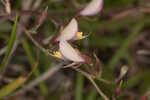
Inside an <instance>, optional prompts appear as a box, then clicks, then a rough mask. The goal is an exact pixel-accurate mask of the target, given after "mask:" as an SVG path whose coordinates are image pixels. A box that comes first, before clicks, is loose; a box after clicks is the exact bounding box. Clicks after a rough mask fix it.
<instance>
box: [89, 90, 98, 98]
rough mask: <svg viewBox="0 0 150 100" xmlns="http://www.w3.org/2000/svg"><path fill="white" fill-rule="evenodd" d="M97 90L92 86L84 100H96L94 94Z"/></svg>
mask: <svg viewBox="0 0 150 100" xmlns="http://www.w3.org/2000/svg"><path fill="white" fill-rule="evenodd" d="M97 94H98V92H97V90H96V89H95V88H93V89H92V90H91V91H90V93H89V94H88V96H87V99H86V100H96V96H97Z"/></svg>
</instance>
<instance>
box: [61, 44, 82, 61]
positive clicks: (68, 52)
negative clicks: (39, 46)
mask: <svg viewBox="0 0 150 100" xmlns="http://www.w3.org/2000/svg"><path fill="white" fill-rule="evenodd" d="M59 49H60V52H61V54H62V55H63V56H64V57H65V58H67V59H68V60H71V61H74V62H84V59H83V58H82V57H81V56H80V55H79V54H78V53H77V52H76V50H75V49H74V48H73V47H71V45H70V44H69V43H68V42H67V41H60V43H59Z"/></svg>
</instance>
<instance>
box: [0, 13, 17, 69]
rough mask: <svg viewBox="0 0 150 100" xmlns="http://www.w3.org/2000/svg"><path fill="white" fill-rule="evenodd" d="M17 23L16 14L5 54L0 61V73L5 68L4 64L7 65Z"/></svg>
mask: <svg viewBox="0 0 150 100" xmlns="http://www.w3.org/2000/svg"><path fill="white" fill-rule="evenodd" d="M17 22H18V14H16V18H15V23H14V26H13V29H12V31H11V36H10V40H9V43H8V47H7V51H6V54H5V56H4V59H3V61H2V64H1V66H0V72H2V70H3V68H4V67H5V64H6V63H7V59H8V56H9V54H10V52H11V50H12V48H13V46H14V42H15V39H16V30H17Z"/></svg>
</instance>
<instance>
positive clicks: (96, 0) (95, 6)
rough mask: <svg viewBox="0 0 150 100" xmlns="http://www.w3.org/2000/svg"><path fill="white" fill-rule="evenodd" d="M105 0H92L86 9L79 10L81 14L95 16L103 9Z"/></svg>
mask: <svg viewBox="0 0 150 100" xmlns="http://www.w3.org/2000/svg"><path fill="white" fill-rule="evenodd" d="M102 7H103V0H92V1H91V2H90V3H89V4H88V5H87V6H86V7H85V8H84V9H82V10H81V11H80V12H79V16H93V15H96V14H97V13H99V12H100V11H101V9H102Z"/></svg>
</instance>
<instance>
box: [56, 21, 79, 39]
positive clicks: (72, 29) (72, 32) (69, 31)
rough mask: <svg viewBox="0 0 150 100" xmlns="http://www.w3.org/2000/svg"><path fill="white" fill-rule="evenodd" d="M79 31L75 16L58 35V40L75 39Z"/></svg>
mask: <svg viewBox="0 0 150 100" xmlns="http://www.w3.org/2000/svg"><path fill="white" fill-rule="evenodd" d="M77 32H78V23H77V20H76V19H75V18H73V19H72V20H71V21H70V23H69V24H68V25H67V26H66V27H65V28H64V29H63V30H62V31H61V32H60V34H59V35H58V36H57V38H56V41H64V40H65V41H67V40H71V39H73V38H74V37H75V36H76V34H77Z"/></svg>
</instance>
